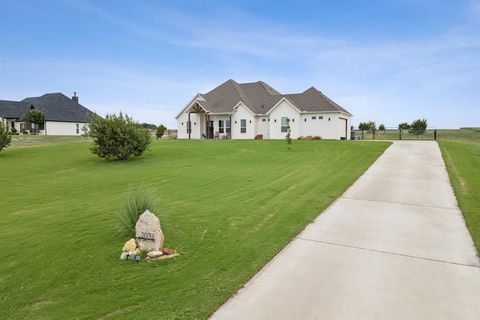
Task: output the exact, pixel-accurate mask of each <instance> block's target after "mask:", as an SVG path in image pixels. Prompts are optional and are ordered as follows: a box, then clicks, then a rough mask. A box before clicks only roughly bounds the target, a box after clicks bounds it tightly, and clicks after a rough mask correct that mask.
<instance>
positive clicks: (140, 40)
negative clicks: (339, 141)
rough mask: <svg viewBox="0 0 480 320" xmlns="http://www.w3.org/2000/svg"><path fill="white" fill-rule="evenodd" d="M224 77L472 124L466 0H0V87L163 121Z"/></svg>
mask: <svg viewBox="0 0 480 320" xmlns="http://www.w3.org/2000/svg"><path fill="white" fill-rule="evenodd" d="M228 79H234V80H236V81H237V82H254V81H258V80H263V81H265V82H267V83H268V84H270V85H271V86H272V87H274V88H275V89H277V90H278V91H280V92H282V93H294V92H302V91H304V90H306V89H307V88H309V87H311V86H314V87H316V88H317V89H319V90H320V91H322V92H323V93H324V94H326V95H327V96H328V97H330V98H331V99H332V100H334V101H335V102H337V103H338V104H340V105H342V106H343V107H344V108H346V109H347V110H349V111H350V112H351V113H352V114H353V115H354V117H353V120H352V121H353V123H354V124H355V125H356V124H358V123H359V122H361V121H368V120H374V121H376V122H377V124H380V123H383V124H385V126H387V127H396V126H397V125H398V124H399V123H401V122H411V121H413V120H415V119H418V118H426V119H428V123H429V127H432V128H458V127H472V126H476V127H479V126H480V0H452V1H433V0H430V1H427V0H398V1H393V0H392V1H389V0H385V1H375V0H373V1H361V0H356V1H355V0H346V1H308V0H297V1H282V0H276V1H258V0H238V1H234V0H231V1H208V0H207V1H182V0H178V1H148V0H135V1H134V0H131V1H121V0H117V1H102V0H97V1H81V0H71V1H70V0H63V1H59V0H57V1H51V0H44V1H33V0H32V1H23V0H15V1H13V0H12V1H7V0H0V99H3V100H21V99H24V98H25V97H31V96H39V95H42V94H44V93H48V92H62V93H64V94H66V95H67V96H71V95H73V92H74V91H75V92H77V95H78V96H79V98H80V103H81V104H83V105H84V106H86V107H88V108H89V109H91V110H93V111H95V112H97V113H99V114H101V115H105V114H106V113H118V112H119V111H122V112H126V113H127V114H129V115H130V116H132V117H133V118H134V119H135V120H137V121H139V122H147V123H154V124H157V125H158V124H160V123H163V124H166V125H167V126H168V127H170V128H175V127H176V121H175V116H176V115H177V113H178V112H179V111H181V109H182V108H183V107H184V106H185V105H186V104H187V103H188V102H189V101H190V100H191V99H192V98H193V97H194V96H195V94H196V93H198V92H200V93H204V92H208V91H209V90H211V89H213V88H214V87H216V86H217V85H219V84H221V83H223V82H224V81H226V80H228Z"/></svg>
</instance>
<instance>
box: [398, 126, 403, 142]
mask: <svg viewBox="0 0 480 320" xmlns="http://www.w3.org/2000/svg"><path fill="white" fill-rule="evenodd" d="M398 140H402V128H398Z"/></svg>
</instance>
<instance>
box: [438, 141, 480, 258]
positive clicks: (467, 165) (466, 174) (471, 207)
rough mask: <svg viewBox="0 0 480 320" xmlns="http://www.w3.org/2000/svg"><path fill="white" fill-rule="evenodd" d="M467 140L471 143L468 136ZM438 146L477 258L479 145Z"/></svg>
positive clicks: (455, 143)
mask: <svg viewBox="0 0 480 320" xmlns="http://www.w3.org/2000/svg"><path fill="white" fill-rule="evenodd" d="M452 138H455V139H456V140H457V139H458V140H460V138H461V136H460V135H459V134H458V133H457V134H455V136H454V137H452ZM467 139H469V140H471V136H468V137H467ZM479 142H480V140H479ZM439 145H440V149H441V150H442V154H443V159H444V160H445V164H446V165H447V170H448V174H449V175H450V180H451V181H452V184H453V189H454V190H455V195H456V197H457V200H458V202H459V205H460V208H461V209H462V212H463V216H464V217H465V221H466V223H467V227H468V229H469V230H470V234H471V235H472V238H473V241H474V243H475V246H476V247H477V251H478V253H479V254H480V170H479V169H480V143H474V142H465V141H464V142H460V141H448V140H439Z"/></svg>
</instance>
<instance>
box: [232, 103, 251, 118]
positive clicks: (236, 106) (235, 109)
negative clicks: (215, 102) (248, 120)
mask: <svg viewBox="0 0 480 320" xmlns="http://www.w3.org/2000/svg"><path fill="white" fill-rule="evenodd" d="M239 105H242V106H244V107H245V108H247V110H248V111H250V113H251V114H252V115H253V116H256V114H255V112H253V111H252V110H251V109H250V108H249V107H247V105H246V104H245V103H243V102H242V101H239V102H238V103H237V104H236V105H235V107H233V110H232V114H233V113H234V112H235V111H237V108H238V107H239Z"/></svg>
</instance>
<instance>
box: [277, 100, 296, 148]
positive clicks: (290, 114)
mask: <svg viewBox="0 0 480 320" xmlns="http://www.w3.org/2000/svg"><path fill="white" fill-rule="evenodd" d="M282 117H287V118H289V119H290V130H291V137H292V139H296V138H298V137H299V136H300V126H299V125H300V113H299V112H298V111H297V110H295V109H294V108H293V107H292V105H291V104H290V103H289V102H287V101H285V100H283V101H282V102H280V104H279V105H278V106H277V107H276V108H275V109H273V110H272V112H271V113H270V139H285V136H286V135H287V133H286V132H282V130H281V126H282V121H281V118H282Z"/></svg>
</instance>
